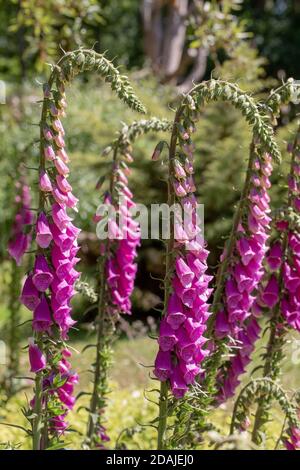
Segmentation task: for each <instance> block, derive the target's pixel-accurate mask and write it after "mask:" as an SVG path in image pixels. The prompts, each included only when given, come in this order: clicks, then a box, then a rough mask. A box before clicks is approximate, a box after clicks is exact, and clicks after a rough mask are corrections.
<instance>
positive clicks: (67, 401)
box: [57, 388, 75, 410]
mask: <svg viewBox="0 0 300 470" xmlns="http://www.w3.org/2000/svg"><path fill="white" fill-rule="evenodd" d="M57 394H58V397H59V399H60V401H61V402H62V403H63V404H64V405H66V407H67V408H69V409H70V410H71V409H72V408H73V406H74V404H75V397H73V396H72V395H69V394H68V393H66V392H65V391H64V390H63V389H62V388H59V389H58V391H57Z"/></svg>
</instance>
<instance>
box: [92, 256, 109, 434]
mask: <svg viewBox="0 0 300 470" xmlns="http://www.w3.org/2000/svg"><path fill="white" fill-rule="evenodd" d="M105 264H106V256H103V257H101V258H99V260H98V266H99V270H98V272H99V284H98V292H99V298H98V315H97V320H96V322H97V325H98V327H97V345H96V364H95V371H94V387H93V392H92V398H91V404H90V415H89V421H88V429H87V437H88V439H89V441H90V443H92V440H93V435H94V430H95V422H96V420H95V417H94V415H95V413H96V412H97V408H98V399H99V397H98V388H99V384H100V378H101V351H102V348H103V342H104V322H105V318H104V317H105Z"/></svg>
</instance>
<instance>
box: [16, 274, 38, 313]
mask: <svg viewBox="0 0 300 470" xmlns="http://www.w3.org/2000/svg"><path fill="white" fill-rule="evenodd" d="M20 301H21V302H22V304H23V305H25V307H27V308H28V309H29V310H32V311H33V310H35V309H36V307H37V306H38V304H39V303H40V298H39V291H38V290H37V288H36V287H35V285H34V284H33V282H32V275H29V276H28V277H27V278H26V280H25V283H24V286H23V289H22V293H21V297H20Z"/></svg>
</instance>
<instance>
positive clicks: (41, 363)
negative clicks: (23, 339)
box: [29, 338, 46, 373]
mask: <svg viewBox="0 0 300 470" xmlns="http://www.w3.org/2000/svg"><path fill="white" fill-rule="evenodd" d="M29 362H30V372H34V373H37V372H40V371H41V370H43V369H45V368H46V358H45V355H44V354H43V353H42V351H41V350H40V349H39V347H38V346H37V345H36V344H34V339H33V338H29Z"/></svg>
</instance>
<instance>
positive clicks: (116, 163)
mask: <svg viewBox="0 0 300 470" xmlns="http://www.w3.org/2000/svg"><path fill="white" fill-rule="evenodd" d="M169 128H170V123H169V122H168V121H166V120H159V119H157V118H151V119H149V120H144V119H143V120H140V121H134V122H133V123H132V124H131V125H129V126H128V125H124V126H123V127H122V129H121V131H120V132H119V135H118V137H117V138H116V139H115V140H114V141H113V142H112V143H111V145H109V146H108V147H106V148H105V149H104V151H103V155H105V156H107V155H109V153H110V152H111V151H113V162H112V172H111V177H110V188H109V191H108V192H106V193H105V195H104V199H103V202H104V204H105V205H106V206H107V208H109V209H111V212H112V214H114V215H117V217H118V221H119V224H115V223H114V222H116V220H111V221H108V220H107V219H104V218H103V217H102V216H100V215H97V214H96V215H95V217H94V220H95V222H97V223H98V224H99V227H100V226H101V229H102V230H105V228H108V232H109V233H108V235H109V238H108V239H107V240H106V241H105V242H102V243H101V245H100V252H101V253H100V254H101V256H100V257H99V274H98V289H97V290H98V298H99V301H98V316H97V320H96V322H97V325H96V326H97V329H98V342H97V353H96V361H95V370H94V389H93V393H92V397H91V403H90V417H89V422H88V428H87V439H86V443H85V444H86V445H87V446H88V447H95V448H104V447H105V442H107V441H108V440H109V437H108V435H107V432H106V429H105V427H104V425H105V407H106V395H107V392H108V381H107V375H108V369H109V365H110V356H111V350H110V343H111V341H112V337H113V333H114V328H115V326H114V325H115V323H116V321H117V319H118V316H119V314H130V312H131V302H130V296H131V293H132V290H133V285H134V278H135V272H136V264H135V263H134V259H135V257H136V248H137V246H138V245H139V242H140V232H139V227H138V224H137V223H136V222H135V221H134V220H133V218H132V215H131V211H132V209H134V207H135V203H134V202H133V199H132V193H131V191H130V189H129V188H128V176H129V175H130V172H131V170H130V168H129V167H128V163H130V162H132V161H133V157H132V150H133V149H132V144H133V143H134V142H135V140H136V139H137V138H138V137H139V136H141V135H143V134H145V133H148V132H159V131H166V130H168V129H169ZM104 180H105V177H102V178H100V180H99V183H98V184H97V187H98V188H99V189H100V187H102V184H103V183H104ZM103 224H104V225H103ZM97 227H98V226H97ZM122 228H123V230H122Z"/></svg>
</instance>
